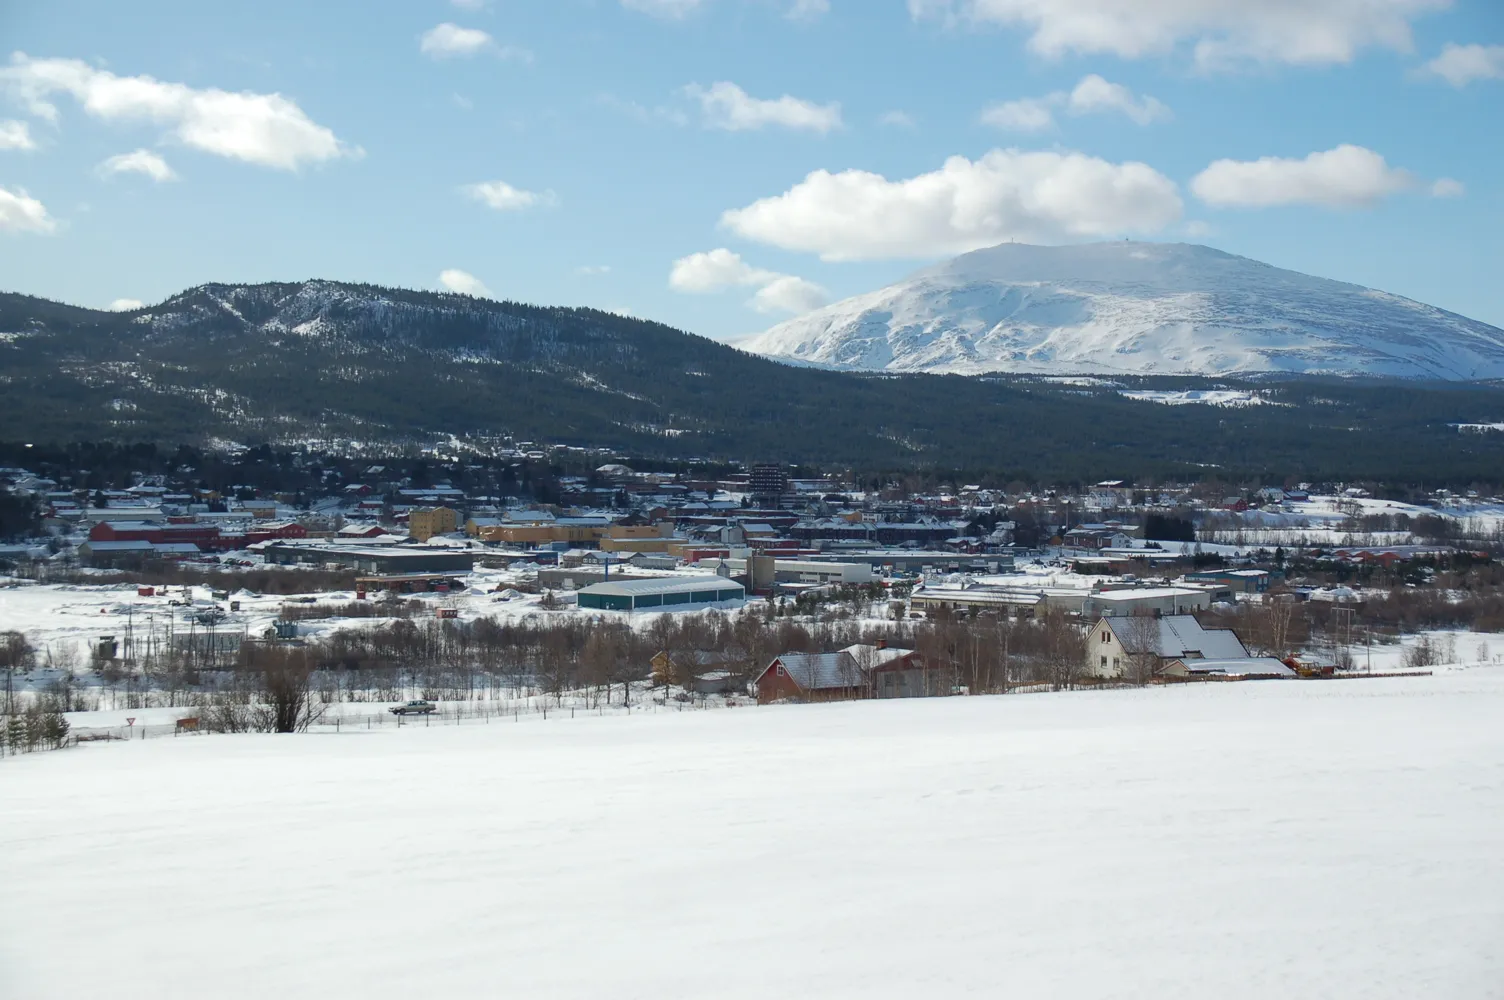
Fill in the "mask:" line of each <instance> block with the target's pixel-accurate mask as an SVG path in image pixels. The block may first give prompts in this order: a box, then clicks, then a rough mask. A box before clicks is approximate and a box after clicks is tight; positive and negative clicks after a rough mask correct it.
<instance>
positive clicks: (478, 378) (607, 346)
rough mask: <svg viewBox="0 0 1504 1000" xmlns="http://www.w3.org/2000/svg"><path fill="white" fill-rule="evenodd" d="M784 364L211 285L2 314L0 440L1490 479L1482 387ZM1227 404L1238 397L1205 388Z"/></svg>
mask: <svg viewBox="0 0 1504 1000" xmlns="http://www.w3.org/2000/svg"><path fill="white" fill-rule="evenodd" d="M1212 384H1213V383H1211V382H1208V381H1206V380H1194V379H1175V380H1145V379H1126V380H1125V379H1119V380H1118V381H1117V383H1116V384H1103V383H1101V382H1088V383H1087V384H1085V385H1078V384H1069V383H1060V382H1051V381H1046V380H1040V379H1027V378H973V377H963V376H937V375H901V376H895V375H861V374H848V373H838V372H830V371H824V370H819V369H813V368H797V367H790V366H786V365H783V364H779V363H777V362H773V361H769V360H766V359H763V358H759V357H755V356H752V355H749V354H746V353H743V352H741V351H737V350H735V349H732V348H730V347H727V346H725V345H722V344H718V343H716V342H714V341H710V340H707V339H704V338H702V337H697V336H694V335H691V334H687V333H684V332H682V331H678V330H674V329H672V328H669V327H666V326H663V325H661V324H658V323H651V322H645V321H642V320H637V319H631V318H627V317H623V316H618V315H614V314H610V313H604V312H599V311H595V310H590V309H562V308H544V307H536V306H528V305H522V304H518V303H511V302H494V301H490V300H485V299H476V298H472V297H469V296H464V295H455V294H449V293H436V292H420V291H405V290H398V289H390V288H378V287H374V286H368V285H353V284H342V283H336V282H328V281H308V282H301V283H277V284H262V285H205V286H202V287H198V288H193V289H190V290H188V291H185V292H183V293H182V294H180V295H176V296H174V297H172V298H170V299H168V300H167V301H165V302H163V303H161V304H160V305H155V306H150V307H147V308H144V309H140V310H136V311H134V312H126V313H112V312H101V311H96V310H90V309H81V308H77V307H73V306H67V305H62V304H59V303H55V302H48V301H45V300H42V299H37V298H32V297H28V296H23V295H15V294H0V427H3V428H4V430H0V439H5V440H15V439H18V438H24V439H28V440H43V441H70V440H120V441H138V440H141V441H155V442H159V443H164V444H175V443H181V442H191V443H202V442H206V441H207V442H212V441H214V440H226V441H236V442H241V443H246V444H259V443H273V444H280V445H286V444H294V443H297V442H300V441H309V442H312V443H317V444H324V445H330V444H333V445H336V446H341V445H343V444H344V443H346V442H352V441H353V442H359V443H364V444H367V445H370V446H373V447H377V448H379V447H388V446H396V445H404V444H411V443H424V442H429V441H432V440H434V439H435V438H442V437H447V436H449V435H456V436H461V437H464V436H471V437H478V438H499V437H500V436H502V435H513V436H515V437H516V438H518V439H529V440H536V441H552V442H562V443H576V444H590V445H602V446H610V447H617V448H621V449H624V450H627V451H631V452H635V453H640V454H648V455H656V456H665V457H691V456H703V457H716V458H734V459H748V460H754V459H776V460H784V461H792V462H814V463H819V464H824V465H840V464H851V465H857V466H861V467H864V468H872V469H884V468H885V469H896V468H903V467H913V466H942V467H961V468H974V469H990V470H995V471H999V472H1004V471H1006V472H1009V473H1011V474H1015V475H1017V476H1018V477H1019V478H1021V479H1024V480H1027V481H1035V480H1053V479H1070V478H1090V477H1096V478H1105V477H1109V476H1111V477H1118V476H1150V475H1166V474H1183V473H1185V472H1188V471H1189V472H1194V471H1195V470H1198V469H1200V470H1204V469H1207V468H1219V469H1221V470H1223V471H1226V472H1235V471H1238V470H1249V471H1252V472H1264V471H1267V472H1268V473H1269V474H1271V475H1275V474H1277V475H1279V476H1280V477H1281V478H1283V477H1284V476H1285V475H1301V476H1310V477H1318V476H1319V477H1323V478H1326V477H1339V478H1385V479H1389V478H1395V479H1399V478H1403V479H1409V480H1414V481H1430V480H1434V479H1438V478H1444V479H1446V481H1448V482H1456V481H1458V479H1459V478H1464V479H1476V480H1479V481H1487V482H1495V481H1498V480H1499V479H1500V478H1501V477H1504V435H1501V434H1492V433H1461V432H1459V431H1458V430H1457V428H1456V427H1454V426H1452V425H1454V424H1459V423H1492V422H1496V421H1501V420H1504V391H1500V390H1499V389H1497V388H1494V387H1488V386H1479V385H1473V386H1462V387H1459V386H1440V385H1423V384H1414V383H1407V384H1404V385H1381V384H1374V383H1342V382H1336V381H1332V380H1327V381H1320V382H1317V381H1301V382H1284V383H1266V384H1262V385H1260V386H1258V387H1256V388H1257V391H1258V392H1259V393H1261V397H1260V398H1261V399H1263V400H1264V401H1265V402H1266V403H1271V404H1275V405H1257V406H1248V407H1242V408H1235V409H1225V408H1211V407H1206V406H1165V405H1160V404H1158V403H1153V402H1143V401H1138V400H1131V399H1127V398H1124V396H1123V395H1122V394H1121V392H1120V391H1119V388H1120V387H1125V386H1129V387H1138V388H1142V387H1144V386H1152V387H1154V388H1201V387H1207V386H1209V385H1212ZM1215 384H1217V385H1229V384H1232V383H1226V382H1218V383H1215Z"/></svg>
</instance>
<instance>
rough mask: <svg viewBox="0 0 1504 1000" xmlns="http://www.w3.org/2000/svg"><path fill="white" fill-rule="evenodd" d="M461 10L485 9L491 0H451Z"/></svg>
mask: <svg viewBox="0 0 1504 1000" xmlns="http://www.w3.org/2000/svg"><path fill="white" fill-rule="evenodd" d="M449 2H450V3H452V4H454V5H455V6H456V7H458V8H459V9H460V10H485V9H486V5H487V4H488V3H489V2H490V0H449Z"/></svg>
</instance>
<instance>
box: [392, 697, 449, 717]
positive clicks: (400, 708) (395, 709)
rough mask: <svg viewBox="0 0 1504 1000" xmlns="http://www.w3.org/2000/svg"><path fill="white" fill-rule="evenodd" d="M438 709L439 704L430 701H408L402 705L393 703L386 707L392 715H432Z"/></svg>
mask: <svg viewBox="0 0 1504 1000" xmlns="http://www.w3.org/2000/svg"><path fill="white" fill-rule="evenodd" d="M438 710H439V706H437V705H435V704H434V703H433V702H431V701H423V700H421V699H420V700H418V701H409V702H407V703H406V704H402V705H393V706H392V707H391V708H389V709H387V711H388V712H391V713H392V714H393V715H432V714H433V713H434V712H437V711H438Z"/></svg>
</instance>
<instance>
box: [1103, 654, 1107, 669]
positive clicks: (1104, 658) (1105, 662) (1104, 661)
mask: <svg viewBox="0 0 1504 1000" xmlns="http://www.w3.org/2000/svg"><path fill="white" fill-rule="evenodd" d="M1102 666H1103V668H1104V669H1105V668H1106V666H1107V657H1105V656H1104V657H1102Z"/></svg>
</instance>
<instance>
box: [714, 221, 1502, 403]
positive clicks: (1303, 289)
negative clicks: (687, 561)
mask: <svg viewBox="0 0 1504 1000" xmlns="http://www.w3.org/2000/svg"><path fill="white" fill-rule="evenodd" d="M737 346H739V347H741V348H742V349H744V350H748V351H752V352H754V353H758V354H764V355H768V356H771V357H777V358H784V359H789V360H793V361H799V362H805V363H810V364H817V365H822V366H827V367H831V368H840V369H850V370H865V371H896V372H950V373H957V374H982V373H985V372H1037V373H1047V374H1065V373H1072V374H1075V373H1085V374H1112V373H1138V374H1196V375H1230V374H1253V373H1262V372H1269V373H1290V374H1312V375H1315V374H1323V375H1329V374H1336V375H1361V376H1386V377H1399V378H1428V379H1448V380H1468V379H1490V378H1501V377H1504V330H1500V329H1498V328H1497V327H1493V326H1489V325H1488V324H1486V323H1479V322H1477V321H1475V320H1470V319H1467V318H1466V317H1463V316H1458V315H1456V314H1455V313H1449V312H1446V311H1444V310H1442V309H1437V308H1434V307H1432V306H1428V305H1424V304H1422V303H1420V302H1415V301H1413V300H1411V299H1406V298H1402V297H1401V296H1398V295H1390V294H1388V293H1386V292H1380V291H1375V290H1373V289H1371V288H1363V287H1362V286H1359V285H1349V284H1346V283H1344V282H1340V281H1331V280H1328V279H1326V278H1315V277H1311V276H1310V275H1306V274H1300V273H1298V272H1295V271H1286V270H1282V269H1280V268H1277V267H1271V266H1270V265H1268V264H1261V263H1259V262H1258V261H1255V260H1249V259H1248V258H1246V257H1236V256H1234V255H1232V254H1228V253H1223V252H1221V251H1220V250H1214V249H1212V248H1210V247H1204V246H1193V245H1189V244H1163V243H1134V242H1118V243H1095V244H1088V245H1084V246H1065V247H1040V246H1027V245H1024V244H1014V243H1005V244H1002V245H1001V246H996V247H992V248H990V249H986V250H977V251H975V252H973V253H969V254H965V255H963V256H961V257H957V258H956V259H954V260H952V261H949V262H948V263H945V264H941V265H938V266H936V267H932V268H928V269H926V270H923V271H920V272H918V273H917V274H914V275H912V276H911V277H909V278H906V279H905V280H903V281H900V282H899V283H897V284H895V285H890V286H889V287H887V288H883V289H881V290H879V291H876V292H872V293H870V294H867V295H859V296H856V297H854V298H850V299H846V300H845V301H842V302H837V303H835V304H834V305H830V306H826V307H825V308H823V309H819V310H817V311H815V312H812V313H808V314H806V315H804V316H800V317H797V318H795V319H792V320H789V321H787V322H785V323H781V324H779V325H778V326H775V327H773V328H772V329H770V330H768V331H766V332H765V333H762V334H759V335H757V336H755V337H752V338H749V339H747V340H745V341H743V342H741V343H740V344H738V345H737Z"/></svg>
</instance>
